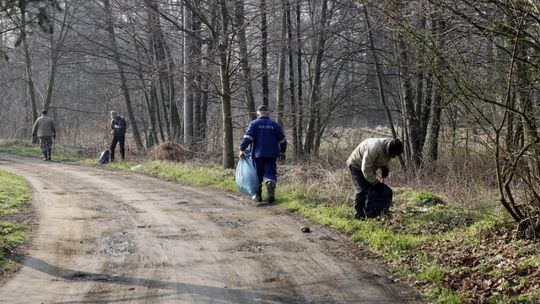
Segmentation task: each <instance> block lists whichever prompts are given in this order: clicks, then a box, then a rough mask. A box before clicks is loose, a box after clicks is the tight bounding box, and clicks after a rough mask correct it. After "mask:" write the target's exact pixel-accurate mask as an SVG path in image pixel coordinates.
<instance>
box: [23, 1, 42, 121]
mask: <svg viewBox="0 0 540 304" xmlns="http://www.w3.org/2000/svg"><path fill="white" fill-rule="evenodd" d="M26 5H27V2H26V1H19V10H20V13H21V24H20V27H19V31H20V35H21V42H22V45H23V49H24V60H25V62H26V81H27V83H28V95H29V97H30V106H31V107H32V123H33V122H34V121H36V119H37V118H38V113H37V103H36V88H35V85H34V77H33V73H32V56H31V55H30V47H29V45H28V39H27V32H26Z"/></svg>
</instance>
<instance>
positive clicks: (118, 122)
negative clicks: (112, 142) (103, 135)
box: [111, 116, 127, 136]
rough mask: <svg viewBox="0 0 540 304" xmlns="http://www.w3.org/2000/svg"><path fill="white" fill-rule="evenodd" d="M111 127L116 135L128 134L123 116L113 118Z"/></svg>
mask: <svg viewBox="0 0 540 304" xmlns="http://www.w3.org/2000/svg"><path fill="white" fill-rule="evenodd" d="M111 129H113V135H114V136H124V135H126V129H127V123H126V120H125V119H124V118H123V117H121V116H118V117H116V118H113V120H112V121H111Z"/></svg>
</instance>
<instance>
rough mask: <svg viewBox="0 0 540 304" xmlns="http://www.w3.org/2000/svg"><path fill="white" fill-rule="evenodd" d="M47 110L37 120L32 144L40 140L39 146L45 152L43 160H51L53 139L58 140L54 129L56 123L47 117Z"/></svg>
mask: <svg viewBox="0 0 540 304" xmlns="http://www.w3.org/2000/svg"><path fill="white" fill-rule="evenodd" d="M47 112H48V111H47V109H43V110H42V111H41V116H40V117H39V118H38V119H36V122H35V123H34V126H33V127H32V142H33V143H36V141H37V140H38V139H39V146H40V147H41V151H42V152H43V156H44V157H43V160H45V161H47V160H51V153H52V147H53V139H55V138H56V130H55V128H54V121H53V120H52V118H50V117H49V116H47Z"/></svg>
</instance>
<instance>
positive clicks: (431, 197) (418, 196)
mask: <svg viewBox="0 0 540 304" xmlns="http://www.w3.org/2000/svg"><path fill="white" fill-rule="evenodd" d="M394 200H396V201H401V202H404V203H406V204H407V205H411V206H435V205H439V204H444V201H443V200H442V199H441V198H439V197H438V196H436V195H435V194H434V193H431V192H429V191H424V190H420V191H415V190H404V191H399V192H397V193H396V194H395V196H394Z"/></svg>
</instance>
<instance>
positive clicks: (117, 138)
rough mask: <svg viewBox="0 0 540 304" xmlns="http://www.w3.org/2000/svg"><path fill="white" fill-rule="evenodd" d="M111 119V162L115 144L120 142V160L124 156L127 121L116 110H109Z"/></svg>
mask: <svg viewBox="0 0 540 304" xmlns="http://www.w3.org/2000/svg"><path fill="white" fill-rule="evenodd" d="M111 119H112V120H111V129H112V131H111V133H112V135H113V140H112V144H111V162H113V161H114V150H115V149H116V144H120V156H121V157H122V160H124V159H125V157H126V150H125V142H126V129H127V122H126V120H125V119H124V117H122V116H120V115H119V114H118V113H116V111H111Z"/></svg>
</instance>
